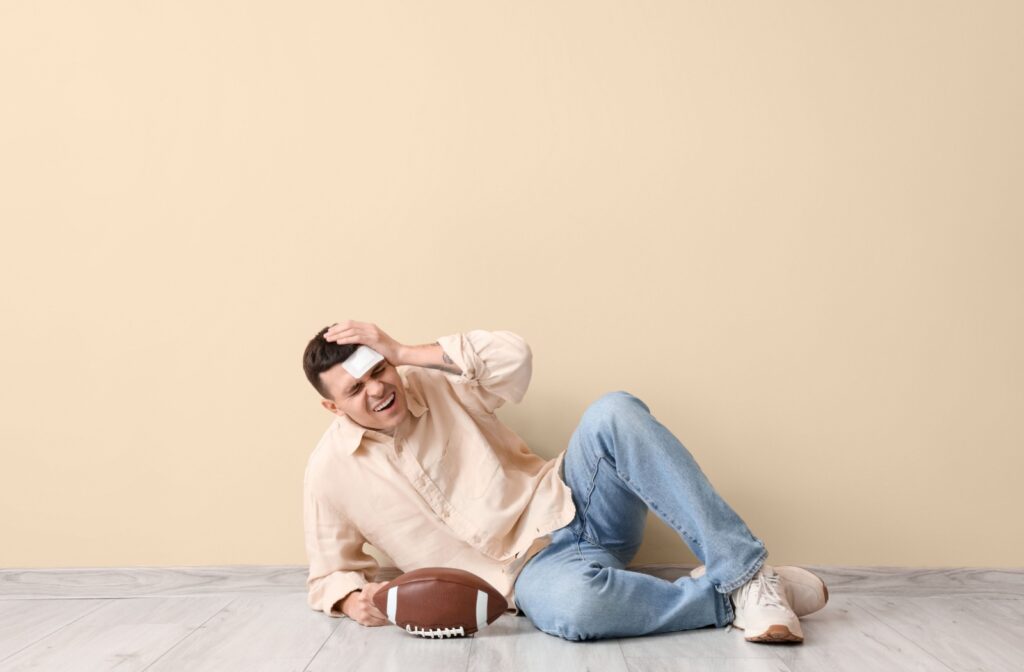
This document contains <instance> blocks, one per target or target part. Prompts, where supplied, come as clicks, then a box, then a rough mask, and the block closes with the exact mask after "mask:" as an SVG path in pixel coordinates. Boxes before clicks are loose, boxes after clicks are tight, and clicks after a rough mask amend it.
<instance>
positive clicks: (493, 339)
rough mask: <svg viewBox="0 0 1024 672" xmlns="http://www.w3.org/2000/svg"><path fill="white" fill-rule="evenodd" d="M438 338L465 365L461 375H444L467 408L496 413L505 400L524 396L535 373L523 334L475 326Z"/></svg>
mask: <svg viewBox="0 0 1024 672" xmlns="http://www.w3.org/2000/svg"><path fill="white" fill-rule="evenodd" d="M437 342H438V344H439V345H440V346H441V349H442V350H444V351H445V353H446V354H447V355H448V356H449V357H451V358H452V361H454V362H455V363H456V365H458V366H459V368H460V369H462V375H461V376H456V375H454V374H449V373H446V374H445V376H446V377H447V379H448V380H449V382H451V383H452V387H453V388H454V389H455V392H456V394H458V395H459V398H460V399H461V400H462V402H463V404H464V405H465V406H466V407H467V408H469V409H470V410H476V411H478V412H484V413H493V412H494V410H495V409H496V408H498V407H500V406H501V405H502V404H504V403H505V402H506V401H511V402H512V403H515V404H518V403H519V402H520V401H522V400H523V397H524V396H525V395H526V390H527V388H528V387H529V386H530V377H531V376H532V375H533V353H532V351H531V350H530V346H529V344H527V342H526V340H525V339H524V338H523V337H522V336H519V335H518V334H514V333H512V332H511V331H485V330H483V329H474V330H472V331H467V332H465V333H459V334H452V335H450V336H442V337H441V338H439V339H437Z"/></svg>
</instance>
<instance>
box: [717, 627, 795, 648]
mask: <svg viewBox="0 0 1024 672" xmlns="http://www.w3.org/2000/svg"><path fill="white" fill-rule="evenodd" d="M733 627H737V626H733ZM742 629H743V628H740V630H742ZM744 639H746V640H747V641H748V642H762V643H765V644H779V643H783V642H795V643H802V642H803V641H804V638H803V637H801V636H800V635H798V634H796V633H794V632H791V631H790V629H789V628H787V627H786V626H784V625H781V624H780V625H769V626H768V629H767V630H765V631H764V632H762V633H761V634H759V635H754V636H752V637H744Z"/></svg>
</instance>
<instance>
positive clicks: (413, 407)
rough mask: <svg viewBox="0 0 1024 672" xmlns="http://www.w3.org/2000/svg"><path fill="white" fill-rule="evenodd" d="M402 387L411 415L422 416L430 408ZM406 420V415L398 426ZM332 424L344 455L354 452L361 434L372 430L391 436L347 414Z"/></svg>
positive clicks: (360, 439)
mask: <svg viewBox="0 0 1024 672" xmlns="http://www.w3.org/2000/svg"><path fill="white" fill-rule="evenodd" d="M403 389H404V390H405V401H406V403H407V404H408V406H409V412H410V413H411V414H412V415H413V416H415V417H417V418H419V417H422V416H423V414H424V413H426V412H427V411H429V410H430V408H429V407H428V406H427V405H426V403H425V402H423V401H421V400H420V399H418V398H417V395H416V393H415V392H413V391H412V390H410V389H409V388H408V387H405V388H403ZM408 421H409V418H408V417H406V419H405V420H404V421H403V422H402V424H401V425H399V428H401V427H402V426H404V425H405V423H406V422H408ZM334 425H335V432H336V435H337V437H338V439H337V444H338V446H339V447H340V448H341V450H342V452H344V453H345V454H346V455H351V454H352V453H354V452H356V448H358V447H359V446H360V445H362V443H363V435H365V434H366V433H367V432H373V433H374V434H376V435H377V436H380V437H384V439H385V440H386V439H390V438H392V437H390V436H388V435H387V434H382V433H381V432H378V431H376V430H373V429H370V428H368V427H363V426H362V425H360V424H359V423H357V422H355V421H354V420H352V419H351V418H349V417H348V416H347V415H339V416H337V417H336V418H335V419H334Z"/></svg>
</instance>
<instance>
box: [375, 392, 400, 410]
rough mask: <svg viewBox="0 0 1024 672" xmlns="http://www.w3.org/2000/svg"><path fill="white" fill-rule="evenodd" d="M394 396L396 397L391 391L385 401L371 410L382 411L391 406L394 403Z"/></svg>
mask: <svg viewBox="0 0 1024 672" xmlns="http://www.w3.org/2000/svg"><path fill="white" fill-rule="evenodd" d="M396 398H397V397H396V396H395V393H394V392H392V393H391V396H390V397H388V399H387V401H385V402H384V404H383V405H382V406H377V407H376V408H374V409H373V412H374V413H383V412H384V411H386V410H388V409H389V408H391V407H392V406H394V405H395V399H396Z"/></svg>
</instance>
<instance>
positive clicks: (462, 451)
mask: <svg viewBox="0 0 1024 672" xmlns="http://www.w3.org/2000/svg"><path fill="white" fill-rule="evenodd" d="M438 343H440V345H441V347H442V349H443V350H444V351H445V352H446V353H447V354H448V356H449V357H451V358H452V360H454V362H455V363H456V365H458V366H459V368H460V369H461V370H462V372H463V375H461V376H456V375H454V374H450V373H445V372H443V371H440V370H436V369H428V368H423V367H418V366H408V365H403V366H399V367H398V372H399V375H400V377H401V378H402V381H403V383H404V386H405V390H406V398H407V399H408V405H409V411H410V412H409V414H407V416H406V419H405V420H403V421H402V423H401V424H400V425H399V426H398V428H397V429H396V431H395V433H394V436H388V435H387V434H383V433H381V432H377V431H375V430H372V429H367V428H365V427H362V426H361V425H358V424H356V423H355V422H353V421H352V420H350V419H349V418H347V417H342V416H338V417H337V418H336V419H335V420H334V421H333V422H332V423H331V425H330V426H329V427H328V428H327V431H326V432H325V433H324V435H323V437H322V438H321V439H320V441H319V443H318V444H317V446H316V448H315V449H314V451H313V453H312V454H311V455H310V457H309V462H308V464H307V466H306V473H305V478H304V485H303V494H304V502H303V521H304V528H305V545H306V554H307V555H308V557H309V577H308V579H307V581H306V585H307V588H308V591H309V596H308V601H309V605H310V606H311V607H312V608H313V609H317V610H321V611H323V612H325V613H327V614H329V615H331V616H336V617H337V616H342V615H343V614H342V613H341V612H340V611H339V610H334V609H333V606H334V605H335V603H337V602H338V600H340V599H342V598H343V597H345V596H346V595H347V594H348V593H350V592H352V591H353V590H356V589H358V588H360V587H361V586H362V585H363V584H365V583H367V582H368V581H370V580H372V578H373V576H374V573H375V572H376V570H377V563H376V561H375V560H374V558H373V556H371V555H369V554H367V553H366V552H365V551H364V549H363V544H364V543H365V542H369V543H370V544H372V545H373V546H374V547H376V548H378V549H380V550H381V551H383V552H385V553H386V554H387V555H388V556H390V557H391V558H392V559H393V560H394V561H395V564H396V565H397V566H398V568H399V569H401V570H402V571H404V572H408V571H411V570H413V569H417V568H419V567H456V568H458V569H464V570H467V571H470V572H473V573H474V574H476V575H478V576H480V577H482V578H483V579H484V580H485V581H487V582H488V583H490V584H491V585H492V586H494V587H495V588H497V589H498V591H499V592H501V593H502V594H504V595H505V599H507V600H508V603H509V606H510V607H511V608H512V609H513V610H514V609H515V602H514V599H515V594H514V591H513V586H514V584H515V579H516V577H517V576H518V574H519V570H520V569H522V567H523V565H524V564H526V561H527V560H528V559H529V558H530V557H532V556H533V555H534V554H535V553H537V551H539V550H541V549H542V548H544V547H545V546H546V545H547V544H548V543H550V541H551V538H550V533H551V532H553V531H554V530H557V529H559V528H561V527H564V526H565V525H567V524H569V522H571V521H572V519H573V516H574V515H575V512H576V509H575V506H574V505H573V503H572V493H571V492H570V491H569V488H568V487H567V486H566V485H565V483H564V482H563V480H562V477H561V475H560V470H561V464H562V460H563V458H564V457H565V451H564V450H563V451H562V452H561V453H559V455H558V456H557V457H555V458H554V459H552V460H544V459H543V458H541V457H540V456H538V455H535V454H534V453H532V452H531V451H530V449H529V448H528V447H527V446H526V443H525V442H524V441H523V440H522V439H521V438H520V437H519V436H518V435H517V434H516V433H515V432H513V431H512V430H511V429H509V428H508V427H507V426H505V425H504V424H503V423H502V422H501V421H500V420H499V419H498V418H497V416H496V415H495V414H494V411H495V409H496V408H498V407H499V406H501V405H502V404H504V403H505V402H506V401H511V402H513V403H518V402H519V401H521V400H522V398H523V396H524V395H525V394H526V389H527V387H528V386H529V384H530V376H531V374H532V353H531V352H530V347H529V345H527V343H526V341H525V340H524V339H523V338H522V337H520V336H518V335H516V334H514V333H512V332H508V331H484V330H479V329H478V330H473V331H469V332H466V333H461V334H453V335H451V336H444V337H442V338H440V339H438Z"/></svg>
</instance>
